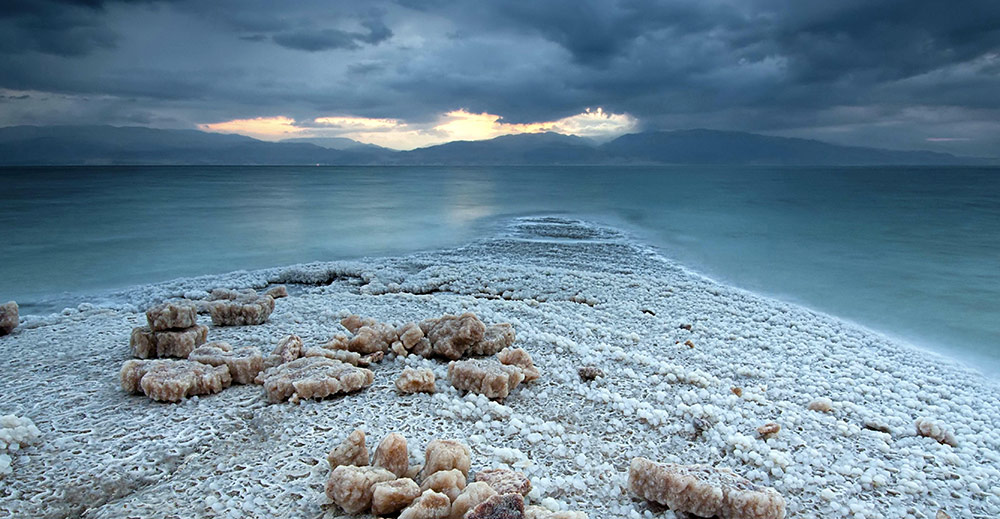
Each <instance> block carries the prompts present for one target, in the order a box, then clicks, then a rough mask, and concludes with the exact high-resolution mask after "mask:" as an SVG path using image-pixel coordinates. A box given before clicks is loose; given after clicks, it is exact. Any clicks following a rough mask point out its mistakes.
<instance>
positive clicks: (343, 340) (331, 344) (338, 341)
mask: <svg viewBox="0 0 1000 519" xmlns="http://www.w3.org/2000/svg"><path fill="white" fill-rule="evenodd" d="M350 342H351V338H350V337H348V336H346V335H344V334H342V333H338V334H337V335H334V336H333V338H332V339H330V340H329V341H327V342H326V344H324V345H323V348H324V349H327V350H344V351H347V345H348V344H349V343H350Z"/></svg>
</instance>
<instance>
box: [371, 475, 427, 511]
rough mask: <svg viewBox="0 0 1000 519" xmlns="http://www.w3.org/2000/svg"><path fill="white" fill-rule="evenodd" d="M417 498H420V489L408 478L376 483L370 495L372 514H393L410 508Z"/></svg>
mask: <svg viewBox="0 0 1000 519" xmlns="http://www.w3.org/2000/svg"><path fill="white" fill-rule="evenodd" d="M418 497H420V487H419V486H418V485H417V483H416V482H415V481H413V480H412V479H410V478H400V479H397V480H394V481H384V482H382V483H376V484H375V490H374V491H373V493H372V513H373V514H375V515H387V514H394V513H396V512H398V511H400V510H402V509H404V508H406V507H407V506H410V504H411V503H413V501H414V500H415V499H416V498H418Z"/></svg>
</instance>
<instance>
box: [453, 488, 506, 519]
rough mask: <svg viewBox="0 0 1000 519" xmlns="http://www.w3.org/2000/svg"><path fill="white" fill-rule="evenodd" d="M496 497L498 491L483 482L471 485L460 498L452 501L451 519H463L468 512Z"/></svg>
mask: <svg viewBox="0 0 1000 519" xmlns="http://www.w3.org/2000/svg"><path fill="white" fill-rule="evenodd" d="M495 495H497V491H496V490H493V487H491V486H489V485H488V484H486V483H484V482H482V481H476V482H473V483H469V484H468V486H466V487H465V490H463V491H462V493H461V494H459V495H458V498H456V499H454V500H452V502H451V519H463V518H464V517H465V513H466V512H468V511H469V510H472V509H473V508H475V507H477V506H479V504H480V503H482V502H484V501H486V500H487V499H489V498H491V497H493V496H495Z"/></svg>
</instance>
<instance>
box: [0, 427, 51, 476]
mask: <svg viewBox="0 0 1000 519" xmlns="http://www.w3.org/2000/svg"><path fill="white" fill-rule="evenodd" d="M41 435H42V432H41V431H39V430H38V427H35V423H34V422H32V421H31V419H30V418H27V417H24V418H21V417H18V416H15V415H12V414H8V415H4V416H0V479H3V477H4V476H7V475H9V474H11V473H12V472H13V469H12V468H11V466H12V464H13V459H11V457H10V454H11V453H17V452H19V451H20V450H21V449H23V448H25V447H27V446H29V445H34V444H36V443H38V439H39V437H40V436H41Z"/></svg>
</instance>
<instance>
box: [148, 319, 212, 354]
mask: <svg viewBox="0 0 1000 519" xmlns="http://www.w3.org/2000/svg"><path fill="white" fill-rule="evenodd" d="M207 339H208V327H206V326H202V325H197V326H192V327H190V328H185V329H182V330H167V331H163V332H154V331H152V330H150V329H149V327H148V326H140V327H138V328H133V329H132V336H131V337H130V338H129V346H130V347H131V348H132V355H133V356H135V357H137V358H140V359H152V358H157V357H179V358H187V356H188V355H190V354H191V352H192V351H193V350H194V349H195V348H197V347H198V346H201V345H202V344H205V341H206V340H207Z"/></svg>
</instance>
